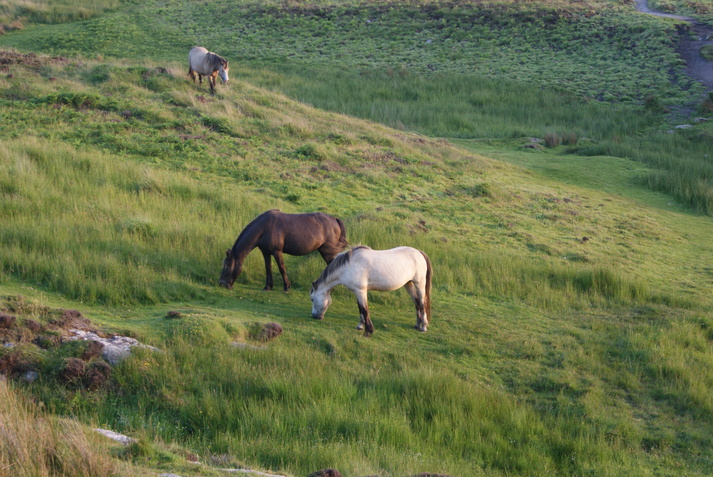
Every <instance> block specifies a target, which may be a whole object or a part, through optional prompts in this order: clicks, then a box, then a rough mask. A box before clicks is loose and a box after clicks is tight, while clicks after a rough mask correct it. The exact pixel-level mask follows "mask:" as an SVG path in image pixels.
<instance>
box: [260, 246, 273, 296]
mask: <svg viewBox="0 0 713 477" xmlns="http://www.w3.org/2000/svg"><path fill="white" fill-rule="evenodd" d="M260 251H261V252H262V258H264V259H265V288H263V290H265V291H270V290H272V285H273V283H272V263H270V260H272V255H270V253H269V252H266V251H263V250H260Z"/></svg>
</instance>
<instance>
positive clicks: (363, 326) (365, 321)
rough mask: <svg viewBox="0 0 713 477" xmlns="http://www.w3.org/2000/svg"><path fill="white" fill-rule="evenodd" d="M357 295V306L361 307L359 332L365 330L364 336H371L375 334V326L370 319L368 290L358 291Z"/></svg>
mask: <svg viewBox="0 0 713 477" xmlns="http://www.w3.org/2000/svg"><path fill="white" fill-rule="evenodd" d="M354 293H355V294H356V299H357V306H358V307H359V326H357V330H364V336H371V334H372V333H373V332H374V325H373V324H372V322H371V318H370V317H369V300H368V299H367V292H366V290H357V291H355V292H354Z"/></svg>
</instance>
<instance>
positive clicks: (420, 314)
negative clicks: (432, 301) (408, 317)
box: [404, 282, 428, 331]
mask: <svg viewBox="0 0 713 477" xmlns="http://www.w3.org/2000/svg"><path fill="white" fill-rule="evenodd" d="M404 287H405V288H406V291H407V292H408V294H409V295H411V298H412V299H413V304H414V305H416V326H415V328H416V329H417V330H418V331H428V316H426V306H425V304H424V303H423V298H424V293H421V292H420V291H419V289H418V287H417V286H416V285H415V284H414V283H413V282H408V283H407V284H406V285H404Z"/></svg>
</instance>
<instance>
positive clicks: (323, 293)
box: [309, 282, 332, 320]
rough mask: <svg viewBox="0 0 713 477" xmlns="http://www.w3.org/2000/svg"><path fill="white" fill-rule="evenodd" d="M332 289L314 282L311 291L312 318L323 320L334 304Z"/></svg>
mask: <svg viewBox="0 0 713 477" xmlns="http://www.w3.org/2000/svg"><path fill="white" fill-rule="evenodd" d="M330 292H331V290H328V289H327V287H319V286H317V282H312V288H311V289H310V291H309V298H310V300H312V318H314V319H315V320H321V319H322V318H324V314H325V313H326V312H327V309H328V308H329V305H331V304H332V294H331V293H330Z"/></svg>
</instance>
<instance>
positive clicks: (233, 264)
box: [220, 250, 242, 290]
mask: <svg viewBox="0 0 713 477" xmlns="http://www.w3.org/2000/svg"><path fill="white" fill-rule="evenodd" d="M241 269H242V264H241V263H240V262H239V261H238V260H235V258H233V254H232V253H230V250H228V251H227V252H225V258H224V259H223V271H222V272H220V286H222V287H225V288H227V289H228V290H230V289H232V288H233V283H235V280H236V279H237V278H238V275H240V271H241Z"/></svg>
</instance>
